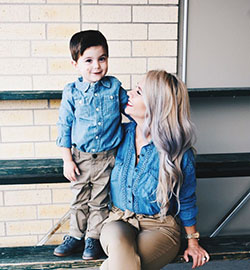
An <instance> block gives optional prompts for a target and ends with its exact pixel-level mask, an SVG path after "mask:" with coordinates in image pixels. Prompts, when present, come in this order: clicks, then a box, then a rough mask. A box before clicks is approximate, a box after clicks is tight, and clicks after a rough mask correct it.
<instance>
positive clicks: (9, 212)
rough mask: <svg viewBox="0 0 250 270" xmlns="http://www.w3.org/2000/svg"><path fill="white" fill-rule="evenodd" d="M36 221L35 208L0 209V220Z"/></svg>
mask: <svg viewBox="0 0 250 270" xmlns="http://www.w3.org/2000/svg"><path fill="white" fill-rule="evenodd" d="M25 219H36V207H35V206H30V205H29V206H14V207H0V220H1V221H10V220H25Z"/></svg>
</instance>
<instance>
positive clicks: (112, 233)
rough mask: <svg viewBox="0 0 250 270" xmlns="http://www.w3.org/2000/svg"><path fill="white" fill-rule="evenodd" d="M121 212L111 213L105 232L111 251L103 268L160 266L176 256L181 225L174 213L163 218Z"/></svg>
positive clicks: (104, 243) (138, 269) (152, 269)
mask: <svg viewBox="0 0 250 270" xmlns="http://www.w3.org/2000/svg"><path fill="white" fill-rule="evenodd" d="M119 212H122V211H121V210H118V211H117V210H116V212H115V213H114V212H111V213H110V217H109V218H108V220H106V221H105V225H104V227H103V229H102V232H101V237H100V240H101V244H102V247H103V249H104V251H105V253H106V254H107V255H108V259H106V260H105V261H104V262H103V264H102V265H101V268H100V269H101V270H127V269H129V270H141V269H143V270H159V269H161V268H162V267H163V266H164V265H166V264H168V263H169V262H170V261H172V260H173V259H174V258H175V257H176V255H177V253H178V251H179V248H180V227H179V225H178V224H177V223H176V221H175V219H174V217H172V216H171V215H168V216H166V217H165V218H164V219H163V220H162V221H161V220H160V218H159V217H155V216H153V217H151V216H149V217H147V216H144V215H135V214H134V215H131V214H130V213H131V212H130V213H129V214H128V215H127V213H126V212H127V210H126V211H125V212H122V213H124V214H123V215H122V214H120V213H119ZM128 212H129V211H128ZM137 224H138V225H137ZM137 226H139V229H138V228H137Z"/></svg>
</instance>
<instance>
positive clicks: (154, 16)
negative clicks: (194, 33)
mask: <svg viewBox="0 0 250 270" xmlns="http://www.w3.org/2000/svg"><path fill="white" fill-rule="evenodd" d="M133 21H134V22H144V23H146V22H165V23H167V22H178V8H177V7H172V6H135V7H133Z"/></svg>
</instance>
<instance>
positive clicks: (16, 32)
mask: <svg viewBox="0 0 250 270" xmlns="http://www.w3.org/2000/svg"><path fill="white" fill-rule="evenodd" d="M0 33H1V35H0V40H7V39H13V40H20V39H21V40H33V39H39V40H40V39H45V24H38V23H18V24H14V23H13V24H11V23H6V24H3V23H2V24H0Z"/></svg>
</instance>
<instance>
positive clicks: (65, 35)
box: [47, 23, 80, 41]
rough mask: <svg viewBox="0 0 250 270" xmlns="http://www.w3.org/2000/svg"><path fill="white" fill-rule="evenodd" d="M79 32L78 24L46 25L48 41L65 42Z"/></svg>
mask: <svg viewBox="0 0 250 270" xmlns="http://www.w3.org/2000/svg"><path fill="white" fill-rule="evenodd" d="M78 31H80V27H79V24H66V23H64V24H54V23H53V24H52V23H51V24H50V23H49V24H48V25H47V35H48V39H49V40H51V39H66V40H67V41H68V40H69V39H70V38H71V36H72V35H73V34H74V33H76V32H78Z"/></svg>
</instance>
